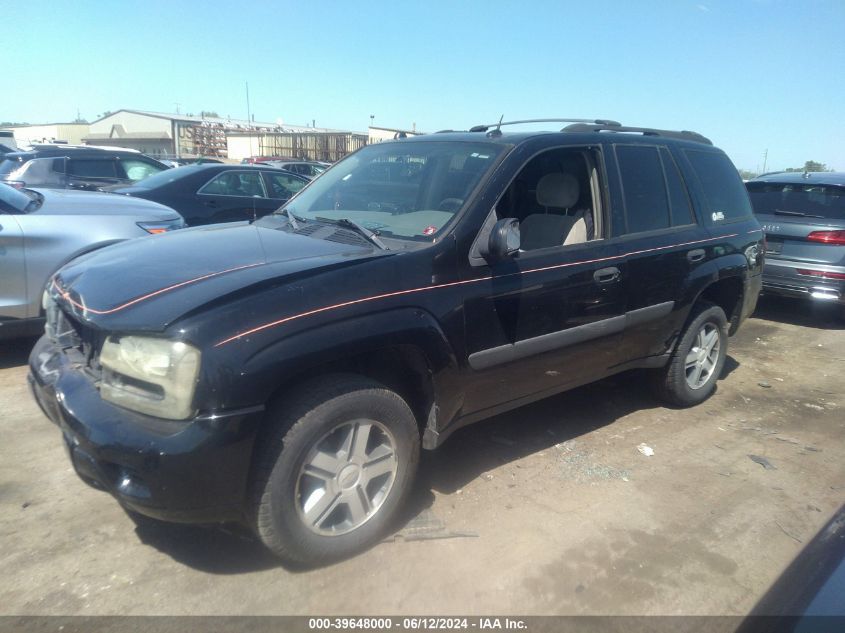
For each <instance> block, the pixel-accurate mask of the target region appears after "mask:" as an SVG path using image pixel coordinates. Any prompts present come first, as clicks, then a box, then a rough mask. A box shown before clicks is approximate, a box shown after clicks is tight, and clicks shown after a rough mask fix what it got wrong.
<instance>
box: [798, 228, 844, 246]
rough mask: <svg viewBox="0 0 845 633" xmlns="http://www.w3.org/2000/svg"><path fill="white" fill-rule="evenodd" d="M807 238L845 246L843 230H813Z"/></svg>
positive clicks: (812, 240)
mask: <svg viewBox="0 0 845 633" xmlns="http://www.w3.org/2000/svg"><path fill="white" fill-rule="evenodd" d="M807 239H808V240H809V241H811V242H821V243H822V244H835V245H837V246H845V231H813V232H812V233H810V234H809V235H808V236H807Z"/></svg>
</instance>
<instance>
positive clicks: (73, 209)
mask: <svg viewBox="0 0 845 633" xmlns="http://www.w3.org/2000/svg"><path fill="white" fill-rule="evenodd" d="M33 191H36V192H38V193H40V194H41V195H42V196H44V204H43V205H41V208H40V209H39V212H40V213H42V214H51V215H53V214H62V215H137V216H145V217H148V218H150V219H151V220H167V219H174V218H178V217H180V216H179V214H178V213H177V212H176V211H174V210H173V209H171V208H170V207H166V206H164V205H163V204H158V203H157V202H151V201H149V200H144V199H142V198H128V197H125V196H121V197H118V196H116V195H115V194H112V193H103V192H102V191H75V190H73V189H40V188H34V189H33Z"/></svg>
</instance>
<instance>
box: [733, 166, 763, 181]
mask: <svg viewBox="0 0 845 633" xmlns="http://www.w3.org/2000/svg"><path fill="white" fill-rule="evenodd" d="M738 171H739V177H740V178H742V179H743V180H751V179H752V178H756V177H757V176H759V175H760V174H758V173H757V172H756V171H750V170H748V169H740V170H738Z"/></svg>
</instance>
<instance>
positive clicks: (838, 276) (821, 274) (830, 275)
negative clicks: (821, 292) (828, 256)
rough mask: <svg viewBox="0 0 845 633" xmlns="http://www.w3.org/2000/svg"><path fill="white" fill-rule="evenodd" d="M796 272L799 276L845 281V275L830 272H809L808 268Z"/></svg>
mask: <svg viewBox="0 0 845 633" xmlns="http://www.w3.org/2000/svg"><path fill="white" fill-rule="evenodd" d="M795 272H797V273H798V274H799V275H807V276H808V277H821V278H822V279H845V273H833V272H830V271H828V270H808V269H806V268H798V269H796V271H795Z"/></svg>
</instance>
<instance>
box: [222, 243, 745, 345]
mask: <svg viewBox="0 0 845 633" xmlns="http://www.w3.org/2000/svg"><path fill="white" fill-rule="evenodd" d="M737 235H739V234H738V233H731V234H730V235H720V236H719V237H710V238H707V239H704V240H695V241H693V242H683V243H681V244H671V245H669V246H657V247H655V248H646V249H643V250H639V251H631V252H630V253H625V254H623V255H611V256H609V257H600V258H598V259H587V260H582V261H577V262H567V263H564V264H554V265H552V266H543V267H542V268H532V269H530V270H525V271H520V272H516V273H508V274H507V275H502V276H501V277H510V276H512V275H528V274H531V273H538V272H543V271H546V270H555V269H558V268H567V267H570V266H579V265H581V264H595V263H597V262H604V261H609V260H613V259H623V258H625V257H630V256H632V255H642V254H643V253H651V252H654V251H662V250H666V249H669V248H678V247H681V246H691V245H693V244H701V243H703V242H713V241H715V240H722V239H727V238H729V237H736V236H737ZM492 278H493V277H492V276H488V277H478V278H477V279H466V280H464V281H452V282H450V283H446V284H435V285H431V286H422V287H420V288H411V289H408V290H398V291H396V292H387V293H384V294H380V295H373V296H372V297H363V298H361V299H354V300H352V301H344V302H343V303H335V304H334V305H329V306H324V307H322V308H316V309H314V310H309V311H307V312H301V313H300V314H294V315H291V316H288V317H285V318H283V319H279V320H277V321H271V322H270V323H265V324H264V325H259V326H258V327H254V328H252V329H250V330H246V331H244V332H240V333H238V334H235V335H234V336H230V337H229V338H227V339H223V340H222V341H220V342H218V343H216V344H215V345H214V347H220V346H221V345H225V344H226V343H231V342H232V341H235V340H237V339H239V338H243V337H244V336H249V335H250V334H255V333H256V332H261V331H263V330H266V329H269V328H272V327H276V326H277V325H282V324H284V323H288V322H290V321H295V320H296V319H301V318H304V317H307V316H312V315H314V314H320V313H321V312H328V311H330V310H337V309H340V308H346V307H348V306H351V305H356V304H359V303H366V302H368V301H378V300H379V299H387V298H389V297H398V296H400V295H407V294H412V293H416V292H425V291H427V290H436V289H439V288H449V287H451V286H461V285H464V284H473V283H479V282H482V281H489V280H491V279H492Z"/></svg>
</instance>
